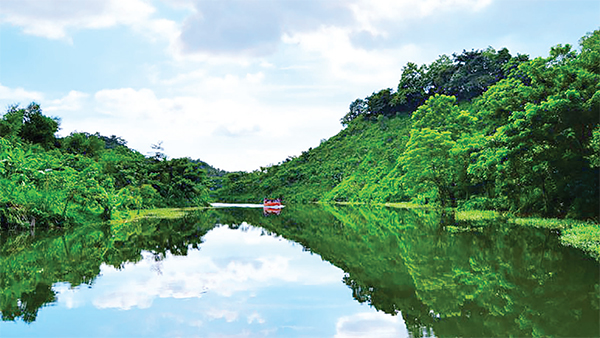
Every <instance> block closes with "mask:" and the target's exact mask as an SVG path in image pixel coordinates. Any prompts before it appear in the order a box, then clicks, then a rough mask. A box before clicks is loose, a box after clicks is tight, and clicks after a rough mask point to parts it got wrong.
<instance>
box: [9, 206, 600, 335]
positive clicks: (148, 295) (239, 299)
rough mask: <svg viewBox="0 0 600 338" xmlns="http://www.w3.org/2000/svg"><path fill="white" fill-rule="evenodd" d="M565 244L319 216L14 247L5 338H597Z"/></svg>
mask: <svg viewBox="0 0 600 338" xmlns="http://www.w3.org/2000/svg"><path fill="white" fill-rule="evenodd" d="M557 238H558V237H557V234H556V233H554V232H552V231H548V230H539V229H527V228H521V227H511V226H508V225H505V224H504V225H503V224H501V223H499V221H495V222H485V223H464V222H456V221H455V220H454V219H453V218H452V215H447V214H441V213H436V212H426V211H407V210H400V211H398V210H390V209H383V208H379V209H377V208H375V209H368V208H348V207H346V208H333V207H318V206H311V207H308V206H305V207H295V208H294V207H286V208H284V209H283V210H281V213H280V214H274V213H272V212H264V211H263V210H262V209H254V208H219V209H215V210H208V211H203V212H197V213H194V214H190V215H188V216H186V217H185V218H182V219H179V220H160V219H149V220H145V221H141V222H135V223H125V224H113V225H95V226H82V227H80V228H77V229H75V230H74V231H70V232H66V233H47V234H36V236H35V238H32V237H31V236H30V235H28V234H11V235H6V234H5V235H4V236H3V237H2V238H1V240H2V243H1V244H2V246H1V251H0V255H1V256H0V268H1V269H2V270H0V287H1V289H0V292H1V294H0V306H1V310H2V318H3V321H2V322H0V336H1V337H136V336H137V337H178V336H179V337H407V336H411V337H430V336H473V337H474V336H478V337H481V336H509V335H512V336H540V335H541V336H598V335H599V334H600V329H599V326H600V319H599V318H600V311H599V309H598V292H599V287H598V283H599V282H598V278H599V276H598V274H599V272H598V271H599V265H598V263H597V262H596V261H593V260H591V259H590V258H589V257H587V256H586V255H585V254H583V253H581V252H579V251H577V250H574V249H571V248H567V247H564V246H561V245H560V244H559V243H558V239H557Z"/></svg>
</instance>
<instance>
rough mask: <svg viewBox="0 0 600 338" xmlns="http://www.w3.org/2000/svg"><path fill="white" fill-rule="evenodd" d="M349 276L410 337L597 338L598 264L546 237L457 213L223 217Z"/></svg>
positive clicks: (299, 212)
mask: <svg viewBox="0 0 600 338" xmlns="http://www.w3.org/2000/svg"><path fill="white" fill-rule="evenodd" d="M219 217H221V218H222V223H228V224H240V223H241V222H242V221H246V222H248V223H250V224H253V225H258V226H261V227H263V228H266V229H268V230H269V231H271V232H274V233H277V234H279V235H282V236H284V237H286V238H288V239H291V240H294V241H296V242H298V243H301V244H302V245H303V246H304V247H305V248H310V249H309V250H310V251H312V252H315V253H318V254H319V255H321V257H323V259H326V260H328V261H329V262H331V263H333V264H334V265H336V266H338V267H340V268H341V269H343V270H344V271H346V273H347V275H346V276H345V277H344V281H343V282H344V283H345V284H346V285H348V286H349V287H350V288H351V289H352V293H353V296H354V298H355V299H356V300H357V301H359V302H363V303H368V304H371V305H372V306H374V307H375V308H377V309H378V310H381V311H384V312H386V313H390V314H397V313H399V312H400V313H401V314H402V317H403V318H404V321H405V323H406V325H407V328H408V330H409V332H410V334H411V335H412V336H415V337H421V336H429V335H433V334H435V335H437V336H464V337H473V336H477V337H481V336H540V335H541V336H546V335H551V336H598V335H599V334H600V332H599V331H600V329H599V319H598V318H599V315H600V312H599V311H598V306H597V305H595V304H597V302H598V277H599V276H598V265H597V263H596V262H594V261H593V260H586V257H585V256H584V255H583V254H582V253H580V252H579V251H577V250H574V249H571V248H567V247H563V246H561V245H560V244H559V242H558V237H557V236H556V235H555V234H553V233H552V232H551V231H549V230H544V229H531V228H524V227H519V226H517V227H513V226H509V225H507V224H502V225H499V224H498V222H501V221H486V222H469V223H466V222H457V221H455V219H454V217H453V214H452V213H449V214H447V213H441V212H436V211H430V210H413V211H410V210H390V209H385V208H367V207H360V208H353V207H330V206H327V207H325V208H324V209H323V208H321V207H318V206H303V207H294V208H292V207H290V208H286V210H284V212H283V213H282V214H281V216H279V217H262V215H261V214H260V212H255V211H253V210H239V209H238V210H223V211H222V212H221V216H219Z"/></svg>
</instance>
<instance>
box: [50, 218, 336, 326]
mask: <svg viewBox="0 0 600 338" xmlns="http://www.w3.org/2000/svg"><path fill="white" fill-rule="evenodd" d="M261 233H262V230H261V229H258V228H253V227H247V228H246V230H245V231H244V232H242V231H236V230H230V229H229V228H228V227H220V228H216V229H213V230H212V231H211V232H209V233H208V234H207V235H206V236H205V241H206V243H205V244H204V246H203V251H197V250H191V251H190V252H188V255H187V256H172V255H170V254H169V255H167V257H166V258H165V260H164V261H161V262H164V264H160V263H157V262H155V260H154V257H153V256H152V255H151V254H150V253H143V255H144V259H143V260H142V261H140V262H138V263H136V264H131V263H129V264H125V267H124V269H122V270H117V269H115V268H114V267H112V266H107V265H102V266H101V275H102V278H100V279H98V280H97V281H96V286H95V288H96V289H98V290H100V294H99V295H98V296H96V297H94V299H93V300H92V303H93V305H94V306H96V307H97V308H101V309H105V308H116V309H124V310H126V309H130V308H133V307H138V308H148V307H150V306H152V303H153V300H154V299H155V298H158V297H160V298H200V297H202V296H203V295H204V294H206V293H209V294H212V295H218V296H221V297H226V298H227V297H231V296H232V295H234V294H237V293H241V294H242V295H244V294H245V295H250V294H253V293H255V292H256V290H258V289H261V288H265V287H269V286H272V285H279V284H281V283H282V282H284V283H296V284H300V285H325V284H337V283H340V280H341V276H342V275H343V272H342V271H341V270H338V269H336V268H333V269H332V267H331V266H329V265H328V264H327V263H323V264H321V265H322V266H321V265H319V264H317V265H316V266H315V264H306V262H305V260H306V259H318V257H312V256H310V258H309V257H307V256H306V255H302V253H301V252H299V250H295V251H294V252H296V254H298V253H299V254H300V255H301V256H296V254H292V255H291V256H290V255H289V254H290V253H291V252H292V251H290V252H288V255H285V256H284V255H280V254H268V253H266V252H277V251H279V250H281V249H282V248H288V245H289V244H287V243H282V242H281V240H280V238H275V237H271V236H262V235H261ZM208 243H218V244H215V245H218V247H219V249H216V250H217V252H215V253H213V254H212V255H206V254H203V252H205V251H208V250H211V248H210V246H208ZM240 247H244V248H245V249H244V250H242V249H240ZM234 248H235V249H234ZM213 250H215V249H213ZM220 250H223V252H224V253H223V254H221V253H220V252H221V251H220ZM236 250H239V251H238V252H242V251H243V252H247V253H251V254H244V255H243V256H235V254H232V253H234V252H236ZM221 255H224V256H221ZM299 257H302V259H299ZM157 264H158V265H157ZM157 271H158V272H159V273H157ZM112 276H114V277H115V278H117V279H113V278H112ZM57 290H58V291H60V292H59V293H60V297H59V300H64V301H70V302H71V303H70V304H80V303H81V302H77V297H76V295H71V294H69V293H68V292H67V291H68V290H66V289H65V288H62V289H60V290H59V289H57ZM63 293H64V296H63V295H62V294H63ZM61 297H62V298H61ZM208 316H209V317H210V318H213V319H216V318H225V319H226V320H227V321H233V320H236V319H237V318H238V316H239V314H238V313H237V312H232V311H228V310H222V309H221V310H214V309H213V310H211V311H210V312H209V313H208ZM247 320H248V321H249V322H250V323H251V322H257V323H264V319H263V318H262V317H261V316H260V315H258V314H257V313H251V314H249V315H248V317H247Z"/></svg>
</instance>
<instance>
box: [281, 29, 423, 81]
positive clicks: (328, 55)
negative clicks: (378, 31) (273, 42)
mask: <svg viewBox="0 0 600 338" xmlns="http://www.w3.org/2000/svg"><path fill="white" fill-rule="evenodd" d="M350 33H351V31H350V30H348V29H342V28H338V27H323V28H321V29H320V30H318V31H315V32H311V33H298V34H295V35H286V36H284V37H283V41H284V42H285V43H286V44H289V45H295V46H297V48H298V49H299V50H300V51H299V53H300V54H303V55H305V54H313V55H314V54H316V55H318V56H319V58H321V62H322V63H323V64H322V66H321V67H322V69H323V71H326V72H327V76H326V77H327V78H334V79H337V80H338V81H339V80H343V81H347V82H351V83H355V84H362V85H364V84H369V85H370V86H371V87H372V88H378V87H380V86H381V84H385V83H390V84H391V83H394V84H395V83H396V82H397V81H398V78H399V70H400V69H401V67H402V65H403V64H404V63H405V62H406V61H407V60H411V59H413V60H414V59H420V58H421V57H420V53H421V51H420V50H419V47H417V46H415V45H405V46H400V47H395V48H388V49H378V50H366V49H363V48H359V47H356V46H354V45H353V43H352V41H351V39H350ZM399 56H400V57H399ZM390 70H396V71H390Z"/></svg>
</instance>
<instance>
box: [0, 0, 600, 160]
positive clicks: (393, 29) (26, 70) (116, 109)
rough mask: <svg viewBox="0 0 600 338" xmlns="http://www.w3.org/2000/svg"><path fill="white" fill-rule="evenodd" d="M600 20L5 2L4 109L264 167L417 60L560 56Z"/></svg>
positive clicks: (532, 14) (528, 9)
mask: <svg viewBox="0 0 600 338" xmlns="http://www.w3.org/2000/svg"><path fill="white" fill-rule="evenodd" d="M599 26H600V1H597V0H562V1H561V0H544V1H542V0H519V1H516V0H515V1H512V0H423V1H409V0H344V1H342V0H339V1H338V0H320V1H318V0H219V1H217V0H84V1H81V0H2V4H1V5H0V106H1V107H0V108H2V109H3V110H5V108H6V107H8V106H9V105H11V104H15V103H18V104H21V105H27V104H28V103H29V102H31V101H36V102H38V103H40V104H41V106H42V109H43V110H44V112H45V113H46V114H47V115H50V116H56V117H60V118H61V121H62V122H61V130H60V135H61V136H65V135H68V134H69V133H71V132H73V131H86V132H91V133H94V132H100V133H101V134H104V135H113V134H114V135H117V136H120V137H123V138H125V139H126V140H127V141H128V145H129V146H130V147H132V148H134V149H136V150H138V151H140V152H142V153H145V154H146V153H149V152H150V151H151V145H152V144H155V143H157V142H159V141H162V142H163V143H162V144H163V147H164V149H165V153H166V154H167V155H168V156H169V157H191V158H194V159H196V158H199V159H202V160H204V161H206V162H208V163H210V164H212V165H214V166H216V167H219V168H222V169H225V170H231V171H232V170H253V169H258V168H259V167H260V166H267V165H269V164H273V163H278V162H280V161H282V160H284V159H285V158H287V157H288V156H293V155H299V154H300V153H301V152H302V151H303V150H306V149H308V148H309V147H316V146H318V145H319V142H320V141H321V140H322V139H325V138H329V137H331V136H333V135H335V134H336V133H337V132H338V131H339V130H340V129H341V128H342V126H341V125H340V123H339V120H340V118H341V117H342V116H343V115H344V114H345V113H346V112H347V110H348V105H349V104H350V102H352V101H353V100H355V99H356V98H364V97H365V96H368V95H370V94H371V93H372V92H374V91H378V90H380V89H383V88H388V87H389V88H395V87H396V86H397V84H398V80H399V78H400V74H401V71H402V67H403V66H404V65H405V64H406V63H407V62H409V61H410V62H415V63H418V64H423V63H430V62H432V61H433V60H435V59H436V58H437V57H438V56H439V55H441V54H448V55H451V54H452V53H454V52H458V53H460V52H462V51H463V50H464V49H466V50H471V49H485V48H487V47H488V46H492V47H494V48H496V49H500V48H503V47H507V48H508V49H509V51H510V52H511V54H513V55H515V54H517V53H521V54H528V55H530V56H531V57H537V56H547V54H548V50H549V49H550V47H551V46H554V45H556V44H566V43H569V44H572V45H575V46H577V43H578V40H579V38H581V37H582V36H583V35H584V34H586V33H587V32H590V31H593V30H595V29H598V28H599Z"/></svg>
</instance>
